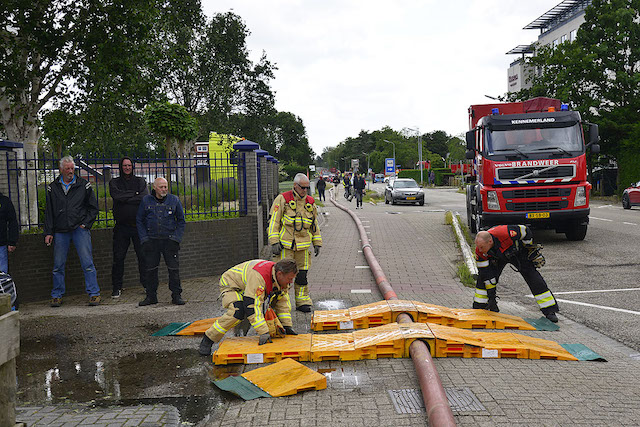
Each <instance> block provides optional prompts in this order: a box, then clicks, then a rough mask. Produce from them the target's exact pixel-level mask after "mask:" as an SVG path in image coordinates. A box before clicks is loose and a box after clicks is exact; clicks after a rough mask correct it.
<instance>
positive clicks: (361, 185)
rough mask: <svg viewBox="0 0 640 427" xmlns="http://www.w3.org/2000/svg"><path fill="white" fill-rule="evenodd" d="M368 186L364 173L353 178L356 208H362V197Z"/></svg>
mask: <svg viewBox="0 0 640 427" xmlns="http://www.w3.org/2000/svg"><path fill="white" fill-rule="evenodd" d="M366 187H367V181H365V179H364V176H363V175H362V174H357V175H356V176H355V178H354V179H353V189H354V191H355V193H356V209H358V208H360V209H362V197H363V195H364V189H365V188H366Z"/></svg>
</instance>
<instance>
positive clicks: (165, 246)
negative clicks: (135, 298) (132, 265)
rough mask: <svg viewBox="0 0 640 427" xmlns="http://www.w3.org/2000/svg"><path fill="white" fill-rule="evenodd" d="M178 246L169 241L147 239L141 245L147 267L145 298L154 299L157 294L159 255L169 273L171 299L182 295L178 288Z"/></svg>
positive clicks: (176, 243)
mask: <svg viewBox="0 0 640 427" xmlns="http://www.w3.org/2000/svg"><path fill="white" fill-rule="evenodd" d="M179 250H180V244H179V243H178V242H175V241H173V240H170V239H149V240H148V241H146V242H145V243H144V244H143V245H142V253H143V254H144V263H145V266H146V267H147V272H146V274H145V280H146V288H147V297H149V298H152V299H155V298H157V295H158V294H157V292H158V268H159V266H160V254H162V257H163V258H164V263H165V264H166V265H167V270H168V271H169V289H170V290H171V297H172V298H173V297H177V296H180V295H181V294H182V286H180V262H179V261H180V260H179V258H178V251H179Z"/></svg>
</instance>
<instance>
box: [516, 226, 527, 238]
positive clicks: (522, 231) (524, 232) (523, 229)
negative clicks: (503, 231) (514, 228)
mask: <svg viewBox="0 0 640 427" xmlns="http://www.w3.org/2000/svg"><path fill="white" fill-rule="evenodd" d="M518 228H520V237H521V238H522V237H525V236H526V235H527V227H526V226H524V225H519V226H518Z"/></svg>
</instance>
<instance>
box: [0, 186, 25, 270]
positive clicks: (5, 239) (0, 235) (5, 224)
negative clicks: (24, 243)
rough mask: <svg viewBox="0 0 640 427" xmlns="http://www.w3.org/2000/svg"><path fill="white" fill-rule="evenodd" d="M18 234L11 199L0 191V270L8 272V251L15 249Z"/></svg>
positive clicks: (16, 220)
mask: <svg viewBox="0 0 640 427" xmlns="http://www.w3.org/2000/svg"><path fill="white" fill-rule="evenodd" d="M19 235H20V232H19V227H18V219H17V217H16V210H15V208H14V207H13V203H11V199H10V198H8V197H7V196H5V195H4V194H2V193H0V271H2V272H3V273H8V272H9V253H11V252H13V251H15V250H16V245H17V244H18V236H19Z"/></svg>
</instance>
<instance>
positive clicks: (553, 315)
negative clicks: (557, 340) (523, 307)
mask: <svg viewBox="0 0 640 427" xmlns="http://www.w3.org/2000/svg"><path fill="white" fill-rule="evenodd" d="M544 317H546V318H547V319H549V320H551V321H552V322H553V323H558V316H556V313H555V312H551V313H544Z"/></svg>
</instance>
